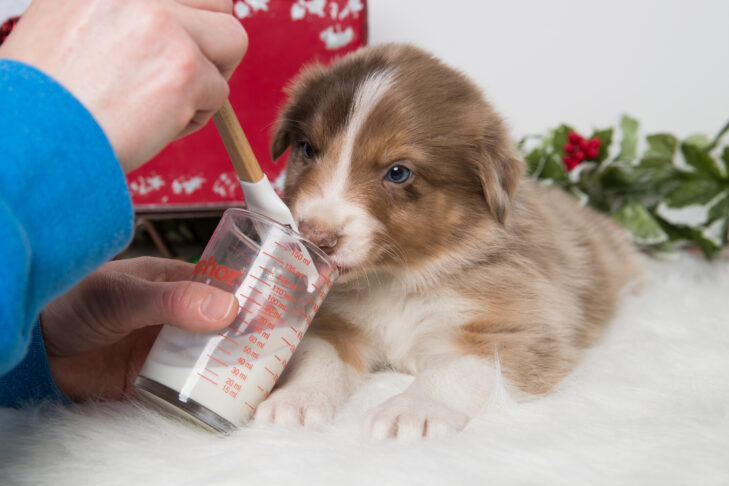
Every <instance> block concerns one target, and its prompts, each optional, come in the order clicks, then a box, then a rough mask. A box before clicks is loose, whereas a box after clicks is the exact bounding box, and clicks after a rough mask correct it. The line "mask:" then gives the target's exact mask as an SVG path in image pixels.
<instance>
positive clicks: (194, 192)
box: [127, 0, 367, 210]
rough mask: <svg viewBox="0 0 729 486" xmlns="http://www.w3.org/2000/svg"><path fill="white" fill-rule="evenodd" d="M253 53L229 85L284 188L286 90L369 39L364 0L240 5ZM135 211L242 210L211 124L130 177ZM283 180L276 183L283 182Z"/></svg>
mask: <svg viewBox="0 0 729 486" xmlns="http://www.w3.org/2000/svg"><path fill="white" fill-rule="evenodd" d="M235 14H236V16H237V17H238V18H239V19H240V20H241V22H242V24H243V26H244V27H245V29H246V31H247V32H248V37H249V42H250V44H249V47H248V52H247V53H246V56H245V58H244V59H243V62H242V63H241V65H240V66H239V68H238V70H237V71H236V73H235V74H234V75H233V78H232V79H231V80H230V88H231V93H230V102H231V104H232V105H233V107H234V109H235V111H236V113H237V114H238V118H239V119H240V122H241V125H242V126H243V130H244V131H245V132H246V135H247V136H248V139H249V140H250V142H251V146H252V147H253V151H254V152H255V154H256V156H257V157H258V160H259V162H260V163H261V166H262V167H263V170H264V172H265V173H266V174H267V175H268V178H269V179H270V180H271V182H273V183H274V185H276V186H278V187H280V185H281V183H282V181H281V179H280V176H281V174H282V171H283V168H284V165H285V164H284V161H283V160H280V161H279V162H278V163H276V164H274V163H273V161H272V160H271V155H270V144H271V137H272V135H273V129H274V122H275V120H276V116H277V115H278V112H279V110H280V109H281V107H282V105H283V102H284V97H285V95H284V92H283V88H284V87H285V86H286V85H287V84H288V83H289V82H290V80H291V79H292V78H293V77H295V75H296V74H297V73H298V72H299V70H300V69H301V68H302V66H304V65H305V64H307V63H308V62H311V61H319V62H324V63H326V62H329V61H331V60H332V59H334V58H335V57H339V56H342V55H344V54H346V53H347V52H350V51H353V50H355V49H357V48H358V47H360V46H361V45H364V44H365V43H366V40H367V10H366V1H365V0H237V1H236V2H235ZM127 179H128V182H129V188H130V190H131V193H132V200H133V201H134V205H135V207H136V208H137V209H144V210H154V209H160V210H162V209H174V208H180V209H181V208H194V207H199V208H201V209H202V208H205V207H210V206H224V205H229V206H235V205H240V204H242V201H243V193H242V191H241V189H240V186H239V184H238V180H237V177H236V175H235V172H234V171H233V168H232V166H231V163H230V159H229V158H228V155H227V153H226V151H225V148H224V147H223V143H222V141H221V140H220V136H219V135H218V133H217V131H216V129H215V125H214V124H213V123H212V121H211V122H210V123H209V124H208V125H207V126H205V127H204V128H203V129H202V130H200V131H199V132H197V133H195V134H193V135H191V136H189V137H186V138H184V139H182V140H178V141H176V142H173V143H172V144H170V145H169V146H168V147H167V148H166V149H165V150H164V151H163V152H162V153H160V154H159V155H158V156H157V157H155V158H154V159H153V160H152V161H150V162H149V163H147V164H145V165H144V166H143V167H141V168H140V169H138V170H136V171H134V172H132V173H130V174H129V175H128V176H127ZM277 181H278V184H277Z"/></svg>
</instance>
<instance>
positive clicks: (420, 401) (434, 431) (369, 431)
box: [363, 393, 469, 440]
mask: <svg viewBox="0 0 729 486" xmlns="http://www.w3.org/2000/svg"><path fill="white" fill-rule="evenodd" d="M468 420H469V418H468V416H466V415H465V414H463V413H461V412H457V411H456V410H453V409H452V408H450V407H448V406H447V405H445V404H444V403H441V402H438V401H436V400H433V399H430V398H424V397H413V396H409V395H407V394H405V393H402V394H400V395H396V396H394V397H392V398H390V399H389V400H387V401H386V402H385V403H383V404H382V405H379V406H378V407H375V408H373V409H372V410H370V411H369V412H368V413H367V416H366V417H365V420H364V429H363V432H364V435H365V437H366V438H368V439H370V440H383V439H388V438H397V439H400V440H414V439H419V438H422V437H430V438H432V437H443V436H445V435H448V434H452V433H454V432H458V431H460V430H463V428H464V427H465V426H466V424H467V423H468Z"/></svg>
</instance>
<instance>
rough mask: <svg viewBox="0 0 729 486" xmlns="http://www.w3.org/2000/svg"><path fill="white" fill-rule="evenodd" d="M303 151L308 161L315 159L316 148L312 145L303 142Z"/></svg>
mask: <svg viewBox="0 0 729 486" xmlns="http://www.w3.org/2000/svg"><path fill="white" fill-rule="evenodd" d="M301 150H302V151H303V152H304V157H306V158H307V159H313V158H314V155H315V153H314V147H312V146H311V144H309V143H307V142H303V143H302V144H301Z"/></svg>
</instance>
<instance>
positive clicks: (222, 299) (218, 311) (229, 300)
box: [202, 291, 235, 321]
mask: <svg viewBox="0 0 729 486" xmlns="http://www.w3.org/2000/svg"><path fill="white" fill-rule="evenodd" d="M234 303H235V296H233V295H232V294H229V293H227V292H222V291H221V292H211V293H210V295H208V296H207V297H206V298H205V300H204V301H203V304H202V313H203V315H204V316H205V317H207V318H208V319H212V320H215V321H218V320H220V319H222V318H223V317H225V316H226V315H228V312H230V309H231V308H232V307H233V304H234Z"/></svg>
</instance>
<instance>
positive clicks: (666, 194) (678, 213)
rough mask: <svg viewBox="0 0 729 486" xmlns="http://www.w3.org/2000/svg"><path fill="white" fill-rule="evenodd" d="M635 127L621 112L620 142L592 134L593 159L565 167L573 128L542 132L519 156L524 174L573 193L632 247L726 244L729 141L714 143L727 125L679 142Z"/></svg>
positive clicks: (708, 251)
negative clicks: (623, 232)
mask: <svg viewBox="0 0 729 486" xmlns="http://www.w3.org/2000/svg"><path fill="white" fill-rule="evenodd" d="M639 130H640V125H639V123H638V121H637V120H636V119H634V118H631V117H629V116H623V117H622V118H621V120H620V127H619V130H618V133H617V136H616V137H615V138H616V139H618V140H619V142H616V143H613V138H614V135H615V133H614V130H613V129H612V128H607V129H603V130H596V131H594V133H593V134H592V136H591V137H590V138H598V139H599V140H600V141H601V144H600V152H599V154H598V156H597V158H595V159H593V162H590V163H587V162H585V163H583V164H580V166H578V167H577V168H576V169H575V170H571V168H570V170H568V168H566V167H565V164H564V163H562V159H563V157H564V156H565V152H564V147H565V145H566V144H567V142H568V137H569V134H570V133H572V132H573V131H574V130H573V129H572V127H570V126H568V125H561V126H560V127H558V128H557V129H555V130H553V131H552V132H550V133H549V134H547V135H546V136H543V137H531V140H530V141H531V142H532V143H531V145H532V146H534V145H535V144H536V147H533V148H532V149H531V150H530V152H529V154H528V155H527V156H526V160H527V166H528V170H529V173H530V174H531V175H532V177H533V178H534V179H537V180H544V181H549V182H551V183H554V184H556V185H559V186H561V187H562V188H564V189H565V190H567V191H568V192H569V193H571V194H579V195H580V197H581V198H582V200H583V201H586V202H587V204H589V205H590V206H592V207H594V208H595V209H598V210H600V211H603V212H605V213H607V214H608V215H610V216H611V217H613V219H615V220H616V221H617V222H618V223H620V224H621V225H622V226H623V227H624V228H626V229H627V230H628V231H629V233H630V234H631V235H632V237H633V239H634V240H635V242H636V243H637V244H639V245H642V246H644V247H646V248H649V249H652V250H654V251H656V252H661V253H664V252H666V251H672V250H673V248H675V246H676V245H685V244H690V245H695V246H698V247H699V248H701V249H702V250H703V252H704V254H705V255H706V256H707V257H713V256H715V255H717V254H718V253H719V252H720V251H721V249H722V248H723V247H724V246H726V245H727V232H728V230H729V146H724V147H719V145H720V141H721V137H722V136H723V135H724V134H725V133H727V132H729V123H727V125H726V126H724V127H723V128H722V130H721V131H720V132H719V134H718V135H717V136H716V137H714V139H713V140H710V139H708V138H707V137H705V136H693V137H689V138H687V139H684V140H679V139H678V138H676V137H675V136H673V135H671V134H668V133H656V134H650V135H647V136H645V138H644V139H641V136H640V131H639ZM520 146H522V147H523V146H524V144H523V143H522V144H520ZM615 152H617V154H616V155H613V156H611V155H610V154H611V153H615ZM572 165H574V164H572Z"/></svg>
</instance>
